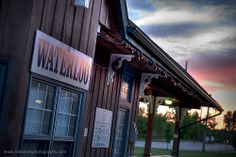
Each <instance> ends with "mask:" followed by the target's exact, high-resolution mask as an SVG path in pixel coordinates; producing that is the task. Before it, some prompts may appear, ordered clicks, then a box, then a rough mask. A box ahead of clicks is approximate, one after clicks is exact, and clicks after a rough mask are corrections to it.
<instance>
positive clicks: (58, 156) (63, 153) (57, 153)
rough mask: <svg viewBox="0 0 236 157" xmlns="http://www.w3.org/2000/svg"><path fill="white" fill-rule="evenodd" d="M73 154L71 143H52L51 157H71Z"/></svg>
mask: <svg viewBox="0 0 236 157" xmlns="http://www.w3.org/2000/svg"><path fill="white" fill-rule="evenodd" d="M72 154H73V142H54V143H53V148H52V154H51V156H52V157H71V156H72Z"/></svg>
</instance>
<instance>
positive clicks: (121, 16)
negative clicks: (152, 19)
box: [0, 0, 222, 157]
mask: <svg viewBox="0 0 236 157" xmlns="http://www.w3.org/2000/svg"><path fill="white" fill-rule="evenodd" d="M77 2H83V0H24V1H20V0H2V1H1V2H0V156H66V157H69V156H74V157H123V156H132V155H133V152H134V141H135V134H136V131H135V122H136V117H137V113H138V105H139V101H140V96H142V95H144V91H145V89H146V88H147V87H148V88H149V89H151V91H152V95H154V96H159V97H171V98H174V99H176V100H178V101H179V102H180V103H179V104H178V106H181V107H185V108H199V107H200V106H210V107H214V108H216V109H218V110H219V111H222V108H221V107H220V106H219V104H218V103H217V102H216V101H215V100H214V99H212V98H211V97H210V96H209V95H208V94H207V93H206V92H205V90H204V89H203V88H202V87H201V86H200V85H199V84H198V83H197V82H196V81H195V80H194V79H193V78H192V77H191V76H190V75H189V74H188V73H187V72H186V71H185V70H184V69H182V68H181V67H180V66H179V65H178V64H177V63H176V62H175V61H174V60H173V59H172V58H171V57H170V56H168V55H167V54H166V53H165V52H164V51H163V50H162V49H161V48H160V47H158V46H157V45H156V44H155V43H154V42H153V41H151V39H150V38H149V37H148V36H147V35H146V34H145V33H143V32H142V31H141V30H140V29H139V28H138V27H137V26H135V25H134V24H133V23H132V22H131V21H130V20H129V19H128V16H127V9H126V2H125V0H115V1H109V0H90V2H89V5H87V2H88V1H85V5H87V7H88V8H86V7H84V6H79V5H78V3H77Z"/></svg>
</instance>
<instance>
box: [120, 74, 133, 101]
mask: <svg viewBox="0 0 236 157" xmlns="http://www.w3.org/2000/svg"><path fill="white" fill-rule="evenodd" d="M132 85H133V78H132V77H131V76H130V75H129V74H126V73H125V74H123V76H122V83H121V94H120V96H121V99H122V100H125V101H127V102H130V101H131V94H132Z"/></svg>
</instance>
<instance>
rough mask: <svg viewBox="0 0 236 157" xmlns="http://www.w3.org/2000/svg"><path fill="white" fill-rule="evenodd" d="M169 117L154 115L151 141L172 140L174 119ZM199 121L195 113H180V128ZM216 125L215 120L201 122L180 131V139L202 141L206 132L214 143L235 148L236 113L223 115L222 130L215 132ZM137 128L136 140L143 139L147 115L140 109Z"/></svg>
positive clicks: (168, 113) (229, 112)
mask: <svg viewBox="0 0 236 157" xmlns="http://www.w3.org/2000/svg"><path fill="white" fill-rule="evenodd" d="M171 115H173V114H172V113H170V112H167V113H166V114H156V115H155V117H154V124H153V139H162V140H165V141H167V142H168V141H170V140H171V139H173V131H174V119H175V117H174V115H173V116H171ZM209 116H210V115H209ZM199 119H200V115H199V114H198V113H197V112H194V113H190V112H189V111H188V110H184V111H183V113H182V118H181V122H180V126H185V125H187V124H190V123H192V122H195V121H197V120H199ZM216 125H217V121H216V119H215V118H211V119H208V120H207V121H202V122H200V123H197V124H194V125H192V126H190V127H186V128H183V129H181V132H180V138H181V139H183V140H193V141H202V140H203V136H204V134H203V133H204V131H206V132H207V136H208V137H212V136H213V137H214V139H215V142H220V143H231V144H232V145H235V147H236V111H233V112H232V111H228V112H226V114H225V115H224V126H225V128H224V129H221V130H216V129H215V127H216ZM137 128H138V139H145V136H146V132H147V115H146V114H145V111H144V109H142V108H141V109H139V114H138V119H137ZM234 141H235V144H234Z"/></svg>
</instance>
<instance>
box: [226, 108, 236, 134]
mask: <svg viewBox="0 0 236 157" xmlns="http://www.w3.org/2000/svg"><path fill="white" fill-rule="evenodd" d="M224 125H225V129H226V130H227V131H236V110H235V111H233V112H232V111H227V112H226V114H225V115H224Z"/></svg>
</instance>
